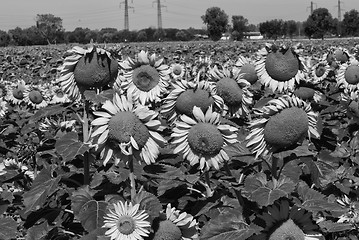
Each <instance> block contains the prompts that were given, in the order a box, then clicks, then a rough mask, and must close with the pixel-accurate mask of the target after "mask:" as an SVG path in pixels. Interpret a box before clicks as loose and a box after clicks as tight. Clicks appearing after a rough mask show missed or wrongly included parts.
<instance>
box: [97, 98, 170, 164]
mask: <svg viewBox="0 0 359 240" xmlns="http://www.w3.org/2000/svg"><path fill="white" fill-rule="evenodd" d="M102 108H103V109H104V110H105V111H97V112H94V115H96V116H98V118H96V119H95V120H93V121H92V123H91V125H92V126H94V127H95V131H94V132H93V133H92V134H91V139H92V142H93V143H94V144H95V145H97V146H99V148H100V149H101V153H100V156H101V158H102V159H103V160H104V165H106V163H107V162H108V161H109V160H110V159H111V158H114V160H115V163H116V164H117V163H118V162H119V161H120V160H121V159H122V160H124V161H126V160H127V157H128V156H135V157H136V159H138V160H140V159H141V160H143V161H144V162H145V163H147V164H151V163H153V162H155V160H156V158H157V156H158V154H159V145H163V144H164V143H165V140H164V138H163V137H162V136H161V135H160V134H158V133H157V132H156V131H160V130H162V129H163V127H162V126H161V122H160V121H159V120H156V117H157V116H158V113H156V112H155V111H152V110H149V109H148V108H147V107H145V106H143V105H140V104H135V103H134V102H133V101H132V99H127V98H126V97H125V96H124V95H121V96H119V95H118V94H117V93H116V94H115V95H114V98H113V101H112V102H111V101H106V102H105V103H104V105H103V106H102Z"/></svg>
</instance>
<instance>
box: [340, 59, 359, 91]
mask: <svg viewBox="0 0 359 240" xmlns="http://www.w3.org/2000/svg"><path fill="white" fill-rule="evenodd" d="M337 85H338V86H339V87H344V88H346V89H348V90H349V91H350V92H352V91H355V90H357V89H359V61H357V60H355V59H352V60H351V61H350V62H347V63H343V64H342V65H341V66H340V67H339V70H338V72H337Z"/></svg>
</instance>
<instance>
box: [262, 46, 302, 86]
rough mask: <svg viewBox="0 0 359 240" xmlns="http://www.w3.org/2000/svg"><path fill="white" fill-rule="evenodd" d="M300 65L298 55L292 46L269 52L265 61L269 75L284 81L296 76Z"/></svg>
mask: <svg viewBox="0 0 359 240" xmlns="http://www.w3.org/2000/svg"><path fill="white" fill-rule="evenodd" d="M299 67H300V64H299V59H298V56H297V55H296V54H295V53H294V51H293V50H292V49H291V48H279V49H275V50H274V51H272V52H270V53H269V54H268V56H267V59H266V62H265V68H266V70H267V73H268V75H269V76H270V77H272V78H273V79H275V80H277V81H283V82H284V81H288V80H290V79H291V78H293V77H295V75H296V74H297V72H298V70H299Z"/></svg>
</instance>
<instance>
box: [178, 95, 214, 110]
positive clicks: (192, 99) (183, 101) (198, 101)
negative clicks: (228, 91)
mask: <svg viewBox="0 0 359 240" xmlns="http://www.w3.org/2000/svg"><path fill="white" fill-rule="evenodd" d="M213 103H214V99H213V97H212V96H211V93H210V92H208V91H207V90H205V89H200V88H196V89H187V90H186V91H184V92H183V93H181V95H179V96H178V98H177V100H176V110H177V111H178V113H180V114H186V115H187V116H192V111H193V107H194V106H197V107H199V108H201V110H202V111H203V112H206V111H207V109H208V107H209V106H212V105H213Z"/></svg>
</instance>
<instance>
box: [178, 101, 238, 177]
mask: <svg viewBox="0 0 359 240" xmlns="http://www.w3.org/2000/svg"><path fill="white" fill-rule="evenodd" d="M193 116H194V119H192V118H190V117H188V116H187V115H181V116H180V118H179V119H178V120H177V121H176V122H175V127H174V129H173V133H172V134H171V138H172V144H176V145H177V146H176V147H175V149H174V153H175V154H177V153H181V154H182V155H183V157H184V158H185V159H187V160H188V161H189V162H190V164H191V165H195V164H197V163H199V167H200V169H201V170H203V169H205V170H209V168H210V167H211V166H213V167H214V168H215V169H217V170H218V169H219V165H220V164H221V163H222V162H224V161H228V160H229V157H228V155H227V153H226V152H225V151H224V149H223V147H224V146H226V145H227V144H232V143H236V142H237V134H236V131H237V130H238V129H237V128H235V127H232V126H230V125H224V124H221V122H220V114H219V113H216V112H213V111H212V107H209V108H208V110H207V111H206V113H205V114H204V113H203V111H202V110H201V108H199V107H193Z"/></svg>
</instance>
